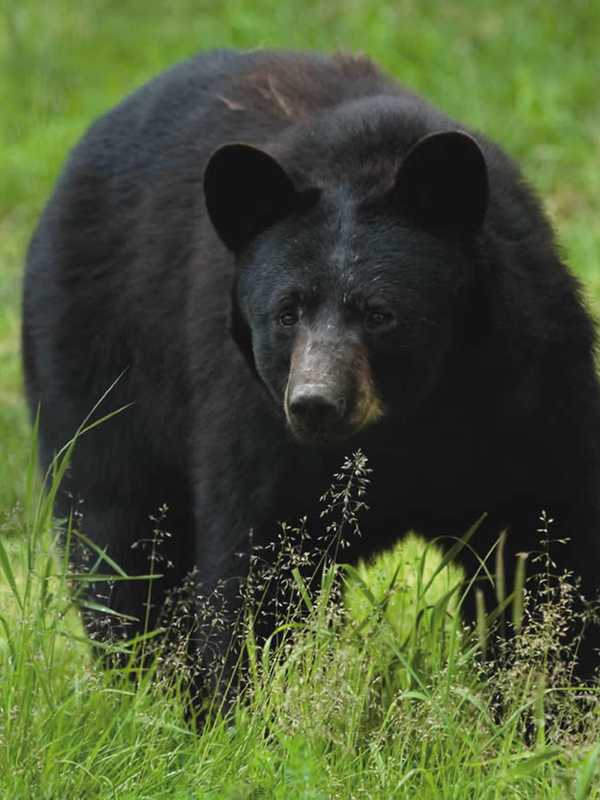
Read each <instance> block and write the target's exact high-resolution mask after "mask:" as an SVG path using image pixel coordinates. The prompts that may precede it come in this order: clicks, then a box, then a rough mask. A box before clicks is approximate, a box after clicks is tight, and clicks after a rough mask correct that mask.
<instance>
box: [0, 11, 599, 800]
mask: <svg viewBox="0 0 600 800" xmlns="http://www.w3.org/2000/svg"><path fill="white" fill-rule="evenodd" d="M599 41H600V5H598V4H597V3H594V2H592V1H591V0H571V2H570V3H569V4H568V7H567V6H566V5H565V3H564V2H563V1H562V0H526V2H523V0H503V2H499V0H453V1H451V2H446V3H442V2H435V0H425V1H424V2H415V0H396V1H395V2H386V0H371V2H370V3H365V2H359V0H344V1H343V2H342V0H327V2H315V0H305V2H304V3H302V4H299V3H294V2H292V0H279V2H273V0H253V2H252V3H244V2H242V0H223V1H222V2H220V3H216V2H214V0H165V2H162V3H160V2H158V0H146V1H145V2H144V3H141V2H135V0H118V1H117V0H79V2H77V3H73V2H69V0H48V1H47V2H45V3H43V2H41V0H20V2H18V3H16V2H12V0H1V2H0V109H1V110H0V798H1V800H4V798H7V799H8V798H10V799H11V800H13V798H15V799H16V798H36V800H37V799H38V798H39V799H40V800H55V799H56V800H58V798H60V799H61V800H64V799H65V798H66V799H67V800H69V799H70V798H115V799H116V798H118V800H126V799H129V798H131V799H133V798H148V799H149V800H150V799H151V800H155V798H163V797H164V798H190V799H191V798H215V799H216V798H236V800H242V798H244V799H247V800H250V798H252V800H255V799H258V798H311V800H312V799H313V798H314V799H315V800H317V799H320V798H323V799H324V800H325V799H326V798H415V797H418V798H419V799H420V800H421V798H422V799H423V800H427V798H432V800H433V798H436V799H437V798H443V799H444V800H446V799H448V800H450V798H453V799H454V800H465V799H466V798H477V799H478V800H487V799H488V798H489V799H490V800H492V798H503V800H504V799H505V798H515V799H516V798H540V799H543V800H546V799H547V798H574V800H584V798H594V797H600V744H598V742H599V741H600V706H598V703H597V699H598V698H597V696H596V695H594V693H589V694H588V695H587V696H584V694H585V693H583V692H581V691H580V690H578V689H577V687H576V686H575V685H574V684H573V683H571V682H570V681H569V674H568V669H567V668H566V667H564V666H562V665H564V664H565V663H566V662H565V657H567V662H568V656H569V653H568V652H567V650H566V649H565V647H566V646H565V644H564V642H563V641H562V640H561V639H560V633H561V631H562V622H563V621H564V618H565V617H566V616H568V614H569V613H570V611H569V610H570V607H571V606H570V603H571V587H570V586H569V584H568V582H566V581H564V580H562V581H561V580H559V581H556V580H554V579H553V578H551V577H550V576H548V578H547V580H545V581H543V582H542V584H541V585H540V586H538V587H533V588H532V589H531V594H530V595H527V596H526V601H528V602H529V604H530V605H531V603H533V602H535V603H537V604H538V609H541V610H542V613H541V614H538V615H537V616H536V618H535V619H534V618H531V617H530V615H529V613H528V605H527V602H526V605H525V608H524V610H523V612H522V613H523V615H524V616H523V619H524V623H525V624H524V625H523V627H522V628H521V630H522V633H521V634H520V635H519V636H518V637H517V639H516V640H515V644H514V647H513V649H512V651H511V653H505V654H502V653H501V654H500V656H499V658H498V663H497V669H496V670H495V671H493V672H490V671H489V670H485V669H482V668H481V667H480V665H479V661H478V659H477V650H478V648H479V647H480V645H481V644H482V632H481V631H480V632H479V634H480V635H479V638H478V636H477V634H475V635H471V636H468V635H467V634H465V633H464V632H463V631H462V630H461V627H460V623H459V621H458V617H457V615H456V614H455V613H454V611H455V609H456V603H457V601H458V599H459V598H460V588H458V580H459V576H458V574H457V572H456V571H454V570H451V569H448V568H447V566H446V563H445V562H444V561H440V556H439V555H436V554H435V553H431V552H430V551H425V550H423V548H422V547H421V545H419V544H418V542H416V541H415V540H413V539H411V540H410V541H409V542H408V543H407V544H405V545H403V546H400V547H398V548H397V549H396V550H395V551H394V552H393V553H390V554H388V555H387V556H385V557H384V558H383V559H381V560H380V562H379V563H377V564H375V565H373V566H371V567H370V568H369V569H367V568H363V567H361V568H360V569H359V570H358V571H355V572H345V573H344V575H345V576H346V578H347V582H348V586H349V588H348V590H347V597H346V611H343V610H342V609H340V606H339V604H336V603H332V602H331V594H332V593H335V585H336V584H335V583H334V582H333V575H332V574H328V575H326V578H325V580H324V583H323V586H322V591H321V592H320V593H319V595H318V596H316V597H313V598H310V597H304V596H303V592H302V587H301V586H300V587H299V600H300V602H304V603H305V604H306V605H308V606H309V607H310V612H309V614H308V618H307V619H306V620H305V621H303V622H302V623H297V624H296V623H295V622H293V623H292V624H291V625H290V631H291V632H292V630H293V636H294V638H295V641H294V646H293V647H291V648H290V647H286V646H285V643H284V646H283V647H282V648H280V650H279V651H278V652H268V651H267V652H264V653H259V652H257V651H256V649H255V648H254V647H253V643H252V639H251V637H250V636H249V637H248V650H249V654H250V665H251V670H250V674H251V678H250V684H249V687H248V689H247V691H246V693H245V695H244V697H243V700H242V701H241V702H240V703H239V704H238V705H237V706H236V707H235V708H234V709H233V711H232V712H231V714H229V715H227V716H222V715H218V714H217V715H216V716H215V717H214V720H213V721H211V722H210V723H208V724H207V725H206V726H205V727H204V728H203V729H202V731H201V732H200V733H196V732H194V731H192V730H191V729H190V727H189V726H188V725H187V723H186V721H185V718H184V705H183V702H182V699H181V697H180V694H179V692H178V686H177V682H176V681H175V684H174V685H173V682H172V681H170V680H168V679H167V678H165V679H164V680H161V679H157V680H154V681H152V680H149V679H148V678H144V679H142V682H141V686H140V688H139V690H138V691H137V692H135V691H133V688H132V684H131V682H130V681H128V680H127V679H123V680H120V679H119V678H118V676H112V678H109V677H107V676H106V675H105V674H104V673H102V672H101V671H100V670H98V669H97V668H96V667H95V665H94V663H93V661H92V660H91V658H90V653H89V646H88V644H87V643H86V641H85V637H84V636H83V633H82V630H81V627H80V624H79V621H78V616H77V614H76V612H75V611H74V609H73V603H72V601H71V599H70V595H69V591H68V588H69V585H72V584H73V576H70V575H69V574H68V565H67V564H66V563H65V560H64V558H62V556H61V554H60V550H59V549H58V548H54V547H53V544H54V540H55V537H56V532H55V526H54V524H53V521H52V515H51V509H50V503H49V499H48V498H47V497H45V496H44V495H43V494H42V493H41V490H40V484H39V479H38V478H37V476H36V469H35V463H34V462H35V459H34V455H33V454H34V449H35V434H32V432H31V427H30V424H29V419H28V415H27V413H26V408H25V403H24V398H23V391H22V377H21V367H20V356H19V330H20V327H19V326H20V322H19V318H20V291H21V274H22V264H23V259H24V253H25V249H26V246H27V242H28V238H29V237H30V235H31V233H32V230H33V227H34V225H35V220H36V218H37V216H38V214H39V212H40V211H41V209H42V207H43V204H44V202H45V199H46V198H47V196H48V194H49V192H50V191H51V187H52V184H53V181H54V180H55V178H56V176H57V174H58V172H59V170H60V167H61V164H62V162H63V159H64V157H65V155H66V154H67V152H68V150H69V148H70V147H71V146H72V145H73V144H74V143H75V142H76V141H77V139H78V138H79V136H80V135H81V134H82V133H83V131H84V130H85V128H86V127H87V125H88V124H89V123H90V122H91V121H92V119H94V118H95V117H96V116H97V115H99V114H100V113H102V112H103V111H104V110H106V109H108V108H109V107H110V106H111V105H113V104H114V103H116V102H117V101H118V100H119V99H121V98H122V97H123V96H124V95H125V94H127V93H128V92H130V91H132V90H133V89H135V88H136V87H137V86H138V85H140V84H141V83H142V82H144V81H145V80H147V79H149V78H150V77H152V76H153V75H155V74H156V73H157V72H158V71H160V70H161V69H162V68H164V67H166V66H168V65H170V64H172V63H174V62H176V61H178V60H181V59H183V58H186V57H188V56H190V55H193V54H194V53H195V52H197V51H198V50H201V49H208V48H212V47H217V46H233V47H241V48H255V47H259V46H278V47H295V48H304V49H317V50H323V51H333V50H348V51H354V52H356V51H360V52H366V53H368V54H369V55H371V56H372V57H373V58H374V59H375V60H377V61H378V62H379V63H380V64H381V65H382V66H383V67H385V68H386V69H387V70H388V71H389V72H390V73H392V74H394V75H395V76H397V77H398V78H399V79H400V80H401V81H402V82H404V83H405V84H406V85H408V86H410V87H412V88H414V89H416V90H417V91H419V92H421V93H423V94H424V95H425V96H426V97H428V98H429V99H430V100H432V101H433V102H434V103H436V104H437V105H438V106H440V107H441V108H443V109H444V110H446V111H447V112H449V113H450V114H452V115H454V116H456V117H457V118H458V119H461V120H463V121H465V122H466V123H468V124H469V125H471V126H473V127H475V128H478V129H480V130H482V131H484V132H485V133H486V134H488V135H490V136H491V137H492V138H495V139H497V140H498V141H500V142H501V143H502V144H503V145H504V147H505V148H506V149H507V151H508V152H509V153H510V154H512V155H513V156H515V157H516V158H517V159H518V160H519V162H520V163H521V165H522V167H523V170H524V173H525V175H526V176H527V178H528V180H529V181H530V182H531V183H532V184H533V185H534V186H535V187H536V188H537V190H538V191H539V193H540V195H541V196H542V197H543V200H544V203H545V207H546V209H547V212H548V214H549V215H550V217H551V219H552V220H553V222H554V223H555V225H556V229H557V232H558V236H559V239H560V242H561V246H562V248H563V251H564V253H565V258H566V260H567V262H568V263H569V265H570V267H571V268H572V270H573V271H574V272H575V273H576V274H577V275H578V276H579V277H580V278H581V281H582V284H583V287H584V291H585V294H586V298H587V300H588V303H589V306H590V308H591V310H592V311H593V312H594V313H595V314H598V312H600V222H599V220H600V101H599V99H598V75H599V74H600V50H599V48H598V42H599ZM59 477H60V476H56V480H58V478H59ZM367 499H368V497H367ZM291 523H292V524H293V523H294V521H291ZM291 635H292V633H290V636H291ZM287 641H288V642H289V641H290V639H289V638H288V640H287Z"/></svg>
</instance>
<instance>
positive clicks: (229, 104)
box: [217, 94, 246, 111]
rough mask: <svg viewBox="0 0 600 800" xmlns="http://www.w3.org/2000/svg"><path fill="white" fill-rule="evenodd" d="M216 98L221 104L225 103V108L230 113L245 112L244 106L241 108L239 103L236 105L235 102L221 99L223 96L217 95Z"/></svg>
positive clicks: (224, 98) (225, 98)
mask: <svg viewBox="0 0 600 800" xmlns="http://www.w3.org/2000/svg"><path fill="white" fill-rule="evenodd" d="M217 98H218V99H219V100H220V101H221V102H222V103H225V105H226V106H227V108H228V109H229V110H230V111H245V110H246V106H243V105H242V104H241V103H236V102H235V100H230V99H229V98H228V97H223V95H220V94H218V95H217Z"/></svg>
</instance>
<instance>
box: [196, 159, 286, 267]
mask: <svg viewBox="0 0 600 800" xmlns="http://www.w3.org/2000/svg"><path fill="white" fill-rule="evenodd" d="M204 196H205V198H206V208H207V210H208V215H209V217H210V219H211V222H212V224H213V225H214V227H215V230H216V232H217V233H218V234H219V237H220V239H221V241H222V242H223V244H225V246H226V247H228V248H229V249H230V250H232V251H233V252H234V253H237V252H239V251H240V250H241V249H242V248H243V247H244V246H245V245H246V244H248V242H249V241H250V240H251V239H252V238H253V237H254V236H256V235H257V234H258V233H260V232H261V231H263V230H265V229H266V228H268V227H269V225H272V224H273V223H274V222H276V221H277V220H278V219H281V218H282V217H284V216H285V215H286V214H287V213H289V212H290V211H291V210H292V209H293V208H294V207H295V205H296V204H297V199H298V197H299V194H298V192H297V191H296V188H295V186H294V184H293V183H292V180H291V178H290V177H289V175H288V174H287V172H286V171H285V170H284V169H283V167H282V166H281V165H280V164H279V163H278V162H277V161H276V160H275V159H274V158H273V157H272V156H270V155H268V153H265V152H264V151H263V150H259V149H258V148H257V147H252V146H250V145H246V144H227V145H224V146H223V147H220V148H219V149H218V150H217V151H216V152H215V153H213V155H212V156H211V158H210V161H209V162H208V164H207V165H206V170H205V171H204Z"/></svg>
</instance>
